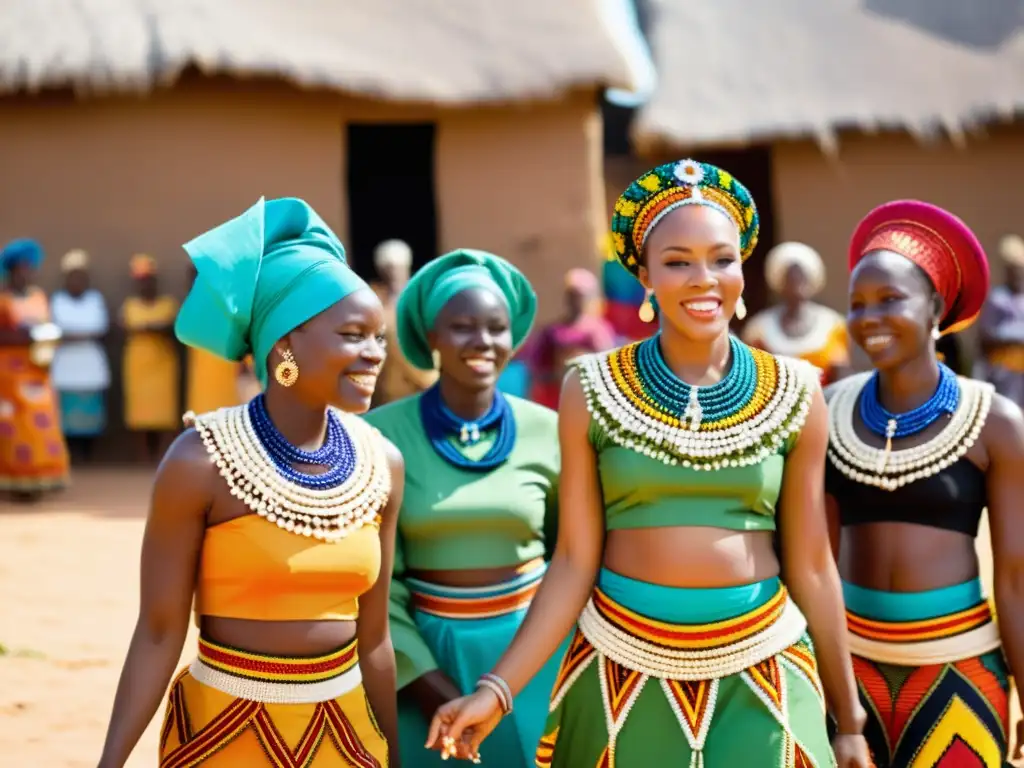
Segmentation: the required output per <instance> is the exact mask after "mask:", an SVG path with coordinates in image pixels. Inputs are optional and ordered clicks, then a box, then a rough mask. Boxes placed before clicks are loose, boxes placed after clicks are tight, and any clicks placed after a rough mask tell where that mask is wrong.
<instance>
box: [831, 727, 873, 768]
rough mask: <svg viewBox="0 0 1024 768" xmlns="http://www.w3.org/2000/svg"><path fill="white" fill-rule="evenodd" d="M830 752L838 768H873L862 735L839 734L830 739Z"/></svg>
mask: <svg viewBox="0 0 1024 768" xmlns="http://www.w3.org/2000/svg"><path fill="white" fill-rule="evenodd" d="M832 751H833V752H835V755H836V765H837V766H838V768H874V766H875V763H874V761H873V760H872V759H871V751H870V750H869V749H868V742H867V739H865V738H864V737H863V736H862V735H860V734H859V733H857V734H846V735H843V734H840V735H838V736H836V737H835V738H834V739H832Z"/></svg>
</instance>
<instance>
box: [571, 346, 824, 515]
mask: <svg viewBox="0 0 1024 768" xmlns="http://www.w3.org/2000/svg"><path fill="white" fill-rule="evenodd" d="M629 346H630V347H635V345H629ZM628 350H629V347H624V348H623V349H622V350H615V351H613V352H610V353H599V354H597V355H587V356H585V357H583V358H579V359H577V361H576V362H575V367H576V368H577V369H578V371H579V374H580V381H581V383H582V385H583V389H584V392H585V393H586V396H587V405H588V408H589V410H590V413H591V421H590V429H589V439H590V443H591V445H592V446H593V447H594V450H595V452H596V453H597V464H598V476H599V479H600V483H601V492H602V495H603V499H604V508H605V527H606V529H607V530H609V531H614V530H620V529H628V528H658V527H674V526H709V527H714V528H724V529H727V530H734V531H774V530H775V512H776V507H777V504H778V500H779V494H780V492H781V489H782V477H783V472H784V470H785V464H786V455H787V454H788V453H789V451H790V449H791V448H792V446H793V445H794V444H795V442H796V439H797V438H798V437H799V431H800V428H801V427H802V426H803V423H804V420H805V419H806V416H807V410H808V408H809V407H810V399H811V396H812V394H813V391H814V388H815V387H817V386H819V385H818V383H817V374H816V372H814V369H813V368H812V367H811V366H809V365H807V364H805V363H802V362H800V361H797V360H793V359H790V358H783V357H778V356H774V355H769V354H768V353H765V352H760V350H756V351H755V352H756V355H755V359H756V360H757V361H758V365H759V366H761V367H763V371H762V372H761V373H760V375H761V376H762V377H763V381H764V382H765V384H764V388H765V390H766V392H765V393H762V394H766V397H765V400H766V402H767V404H766V405H765V406H764V407H763V408H762V409H761V410H760V411H757V410H756V409H751V411H752V413H753V415H752V416H751V417H750V418H748V419H745V420H742V421H740V422H737V423H736V425H735V427H734V428H733V429H732V432H731V433H729V430H728V429H724V430H722V432H721V433H720V434H723V435H725V434H726V433H729V434H731V435H734V436H735V437H732V438H731V440H732V446H731V448H730V447H729V446H724V445H722V444H719V446H718V448H717V449H716V448H715V446H714V444H713V443H707V445H706V446H705V445H704V444H701V447H700V448H699V449H693V448H692V446H693V445H694V443H693V441H694V440H701V439H704V436H705V435H707V434H708V433H707V432H700V433H698V435H699V436H696V437H695V435H694V433H692V432H690V431H689V430H687V429H682V428H680V427H678V426H676V427H672V426H667V425H666V424H665V421H666V420H667V419H672V418H673V417H672V415H671V414H665V413H661V414H660V415H658V414H656V412H655V411H656V408H657V406H656V405H654V404H653V401H652V400H651V399H650V398H649V397H647V396H645V394H644V393H642V392H636V391H634V392H631V391H629V390H627V389H625V387H626V386H628V384H629V381H628V375H624V374H623V371H629V370H630V367H629V366H627V365H623V364H622V362H623V359H622V358H623V355H626V354H628ZM773 383H774V385H775V386H774V388H772V384H773ZM676 423H677V424H678V422H676ZM652 433H653V434H655V435H660V436H661V438H662V440H661V441H660V442H659V440H658V438H657V437H653V438H652ZM711 434H715V433H711ZM673 440H679V441H681V442H683V443H686V441H690V442H689V443H687V444H688V445H689V446H690V449H689V451H688V450H687V448H679V447H678V446H677V445H675V444H672V441H673ZM693 454H699V455H693ZM695 465H699V466H701V467H703V468H701V469H695V468H694V466H695Z"/></svg>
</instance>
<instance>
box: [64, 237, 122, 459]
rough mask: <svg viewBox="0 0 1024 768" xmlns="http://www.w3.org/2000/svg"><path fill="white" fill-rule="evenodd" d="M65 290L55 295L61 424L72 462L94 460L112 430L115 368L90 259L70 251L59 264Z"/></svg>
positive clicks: (106, 317) (103, 306)
mask: <svg viewBox="0 0 1024 768" xmlns="http://www.w3.org/2000/svg"><path fill="white" fill-rule="evenodd" d="M60 271H61V274H62V275H63V276H64V288H63V289H62V290H60V291H57V292H56V293H55V294H53V298H52V308H53V322H54V323H56V324H57V325H58V326H59V327H60V329H61V344H60V347H59V348H58V349H57V351H56V353H55V354H54V358H53V368H52V375H53V386H54V387H55V388H56V390H57V392H58V394H59V396H60V425H61V430H62V431H63V432H64V437H65V438H66V439H67V442H68V447H69V449H70V451H71V455H72V458H73V459H75V460H78V459H81V460H84V461H89V460H90V459H91V458H92V454H93V444H94V443H95V441H96V438H97V437H99V436H100V435H101V434H103V431H104V430H105V429H106V426H107V390H108V389H109V388H110V364H109V362H108V360H107V352H106V350H105V349H104V347H103V340H104V339H105V338H106V335H107V331H108V330H109V329H110V318H109V315H108V313H107V303H106V301H105V300H104V298H103V294H102V293H100V292H99V291H98V290H96V289H95V288H92V287H90V286H89V255H88V254H87V253H86V252H85V251H83V250H73V251H68V252H67V253H66V254H64V258H63V259H61V262H60Z"/></svg>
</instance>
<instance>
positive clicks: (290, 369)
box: [274, 349, 299, 387]
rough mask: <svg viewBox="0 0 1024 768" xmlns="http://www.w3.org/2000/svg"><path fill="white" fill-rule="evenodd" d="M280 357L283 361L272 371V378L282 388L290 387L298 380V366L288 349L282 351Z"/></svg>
mask: <svg viewBox="0 0 1024 768" xmlns="http://www.w3.org/2000/svg"><path fill="white" fill-rule="evenodd" d="M281 357H282V358H283V359H282V360H281V362H280V363H278V364H277V368H275V369H274V378H275V379H277V383H278V384H280V385H281V386H282V387H290V386H291V385H292V384H294V383H295V382H296V381H298V380H299V366H298V364H297V363H296V362H295V355H293V354H292V351H291V350H290V349H286V350H284V351H283V352H282V353H281Z"/></svg>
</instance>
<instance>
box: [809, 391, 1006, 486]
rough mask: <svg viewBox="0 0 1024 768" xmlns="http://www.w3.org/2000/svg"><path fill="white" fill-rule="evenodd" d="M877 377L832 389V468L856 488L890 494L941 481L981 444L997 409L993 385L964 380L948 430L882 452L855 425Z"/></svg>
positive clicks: (943, 429)
mask: <svg viewBox="0 0 1024 768" xmlns="http://www.w3.org/2000/svg"><path fill="white" fill-rule="evenodd" d="M870 377H871V373H860V374H856V375H854V376H850V377H847V378H845V379H842V380H840V381H838V382H836V383H835V384H833V385H832V388H831V390H830V392H829V409H828V411H829V449H828V458H829V461H830V462H831V463H832V465H833V466H834V467H835V468H836V469H837V470H839V471H840V472H841V473H842V474H843V475H845V476H846V477H848V478H849V479H850V480H853V481H854V482H857V483H861V484H863V485H871V486H874V487H876V488H881V489H882V490H886V491H895V490H896V489H898V488H902V487H903V486H905V485H907V484H909V483H913V482H915V481H917V480H923V479H924V478H926V477H931V476H932V475H937V474H938V473H939V472H941V471H942V470H944V469H945V468H946V467H949V466H950V465H952V464H954V463H956V462H957V461H959V460H960V459H961V458H962V457H963V456H964V455H966V453H967V451H969V450H970V449H971V447H972V446H973V445H974V444H975V443H976V442H977V441H978V437H979V436H980V435H981V430H982V428H983V427H984V426H985V421H986V419H987V418H988V414H989V409H990V408H991V406H992V393H993V391H994V390H993V388H992V385H991V384H988V383H987V382H982V381H975V380H973V379H965V378H959V383H960V400H959V402H958V403H957V407H956V410H955V411H953V413H952V415H951V416H950V419H949V421H948V422H947V423H946V425H945V426H944V427H943V428H942V430H941V431H940V432H939V433H938V434H937V435H935V436H934V437H932V438H931V439H929V440H926V441H925V442H924V443H922V444H920V445H916V446H913V447H911V448H904V449H901V450H891V449H889V448H876V447H874V446H871V445H868V444H867V443H865V442H864V441H863V440H862V439H861V438H860V436H859V435H858V434H857V430H856V427H855V422H854V419H855V418H856V414H857V405H858V401H859V399H860V394H861V390H863V389H864V386H865V385H866V384H867V383H868V380H869V379H870Z"/></svg>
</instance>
